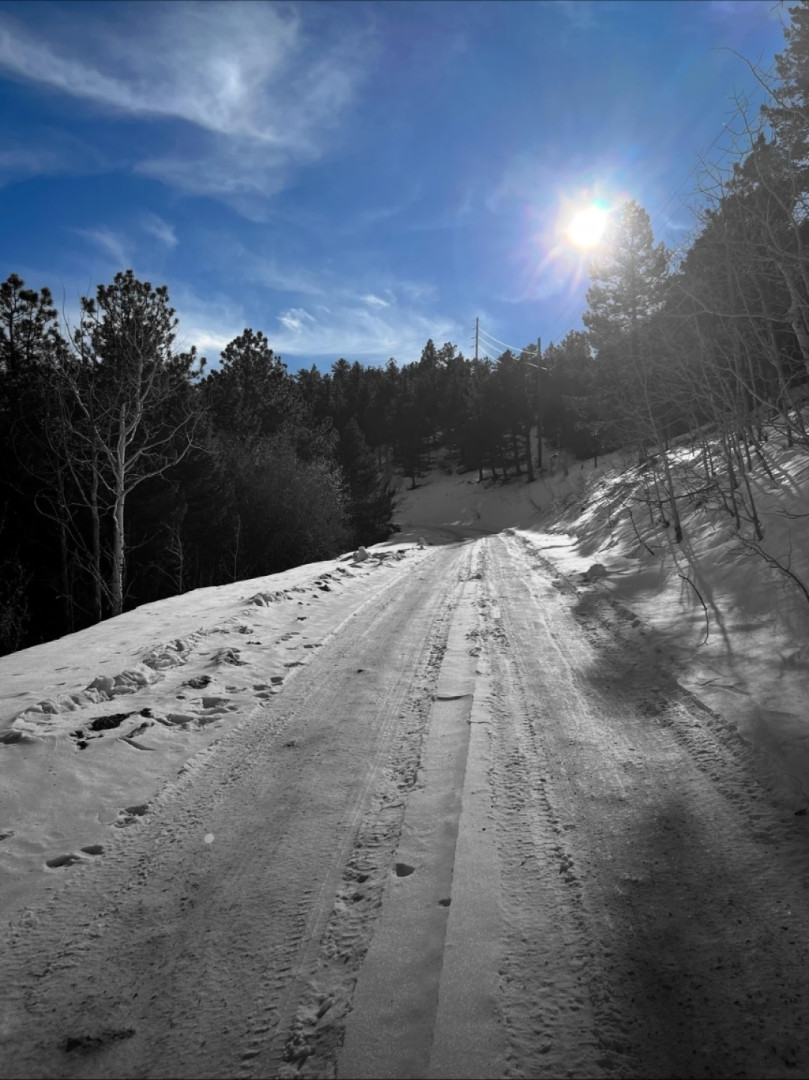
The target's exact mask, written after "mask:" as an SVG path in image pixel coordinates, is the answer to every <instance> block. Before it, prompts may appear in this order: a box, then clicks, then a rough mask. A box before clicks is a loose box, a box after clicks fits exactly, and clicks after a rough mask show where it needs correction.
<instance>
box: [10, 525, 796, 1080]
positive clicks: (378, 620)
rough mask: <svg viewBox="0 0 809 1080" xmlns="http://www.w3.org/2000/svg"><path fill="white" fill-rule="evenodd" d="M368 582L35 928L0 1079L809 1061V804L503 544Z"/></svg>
mask: <svg viewBox="0 0 809 1080" xmlns="http://www.w3.org/2000/svg"><path fill="white" fill-rule="evenodd" d="M405 564H407V565H405ZM361 584H362V588H363V590H364V591H361V590H359V587H358V591H357V592H356V602H357V605H358V607H357V613H356V614H355V615H354V617H351V618H347V619H346V621H344V622H343V623H342V625H341V626H340V629H339V631H338V632H337V633H333V634H331V635H330V636H325V637H324V638H323V642H322V644H321V645H320V647H319V648H316V647H314V646H316V645H317V643H316V642H314V641H313V642H310V643H309V644H310V645H312V646H313V647H311V648H310V651H309V655H310V656H311V660H309V662H308V664H307V666H306V667H304V668H302V669H301V670H300V671H299V672H298V673H297V675H296V676H295V678H294V679H290V680H289V681H288V682H286V683H285V684H283V686H282V688H281V690H280V692H278V693H273V694H272V695H269V694H267V695H265V696H264V698H263V699H262V701H261V703H260V705H261V707H260V708H259V707H256V708H254V709H252V711H250V712H249V713H246V714H245V717H244V719H243V721H241V723H240V724H239V725H238V726H237V727H234V728H233V729H231V730H228V731H227V732H226V733H225V734H224V735H223V737H222V738H221V740H220V741H219V742H218V743H216V744H214V745H212V746H211V747H210V748H209V750H208V751H206V752H205V753H204V754H202V755H200V756H198V757H197V758H195V759H193V760H192V761H191V764H190V766H189V767H186V768H185V769H184V770H182V771H181V773H180V775H179V776H178V777H177V779H176V780H173V781H171V782H170V783H168V784H167V785H166V786H165V787H164V788H163V790H162V792H161V793H160V794H159V796H157V797H156V798H155V799H153V800H152V801H151V802H150V803H149V805H148V806H147V807H140V808H132V809H133V814H132V815H130V816H131V818H132V821H131V822H130V823H129V824H128V827H126V828H118V829H115V830H114V829H113V826H112V825H110V826H109V831H110V833H111V834H114V835H111V839H110V840H109V842H108V843H105V845H104V848H103V854H101V855H99V856H98V857H95V858H93V859H92V860H91V861H90V860H88V861H86V862H85V863H83V864H81V865H78V864H75V865H65V866H63V867H62V868H60V869H59V876H58V878H56V877H54V878H53V879H52V880H53V884H52V887H51V891H50V893H49V894H48V895H47V896H46V897H44V898H43V899H41V900H40V901H38V902H37V903H34V904H29V905H28V906H27V907H26V908H25V909H24V910H22V911H21V912H17V913H15V914H14V916H13V917H12V918H11V920H10V925H9V927H8V929H7V930H6V931H5V932H4V936H3V941H2V954H1V955H0V961H1V962H2V972H3V980H2V986H3V992H2V998H3V1001H2V1006H0V1010H1V1011H0V1076H3V1077H9V1078H11V1077H41V1076H48V1077H133V1078H134V1077H231V1076H235V1077H243V1078H245V1080H246V1078H250V1077H275V1076H284V1077H293V1076H309V1077H328V1076H334V1075H337V1076H342V1077H416V1076H423V1077H473V1076H482V1077H518V1076H530V1077H543V1076H547V1077H558V1076H574V1077H591V1076H592V1077H599V1076H604V1077H634V1076H637V1077H642V1076H643V1077H646V1076H650V1077H668V1076H681V1077H744V1076H750V1077H757V1076H767V1077H780V1076H795V1075H805V1074H807V1072H809V1035H808V1034H807V1030H809V1029H808V1028H807V1025H806V1022H805V1015H806V1014H805V1008H806V1006H807V1004H809V1002H807V991H809V974H808V973H809V964H807V955H806V954H807V948H809V903H807V899H809V897H807V886H808V885H809V854H808V853H809V843H807V840H808V839H809V838H808V837H807V818H806V817H805V816H797V817H796V816H794V815H793V814H791V813H789V812H785V811H784V810H783V808H782V807H781V806H780V805H779V804H778V803H777V802H775V801H773V800H772V799H771V798H770V795H769V794H768V788H767V786H766V783H765V782H764V780H765V779H766V778H763V777H760V776H758V775H757V772H756V770H757V765H756V760H755V758H754V757H753V755H752V754H751V752H750V750H749V748H748V746H747V744H746V743H744V742H743V741H742V740H741V739H740V737H739V736H738V734H737V733H736V731H735V729H734V727H733V726H732V725H731V724H730V723H728V722H727V721H726V720H725V719H723V718H722V717H720V716H717V715H714V714H712V713H710V712H708V711H707V710H706V709H705V708H703V707H702V706H701V705H700V704H699V703H698V702H697V701H696V700H695V699H693V698H692V697H690V696H689V695H688V694H687V693H686V692H685V691H683V690H682V689H681V688H680V687H679V686H678V685H677V683H676V681H675V680H674V678H673V677H672V675H671V674H670V673H669V671H668V669H667V667H666V662H665V658H664V657H663V656H661V655H660V654H658V653H657V652H656V651H655V648H654V646H653V645H652V644H651V643H650V642H651V640H652V639H651V638H650V637H649V636H648V635H647V634H646V633H645V632H644V627H643V626H642V625H641V624H640V623H639V620H636V619H633V618H632V617H631V615H629V613H627V612H626V611H625V610H624V609H622V608H621V607H620V605H617V604H615V603H610V602H609V600H608V599H607V598H606V597H605V596H604V595H602V594H601V593H599V592H597V591H594V590H590V589H582V590H581V591H579V592H576V591H575V590H574V589H572V588H571V586H570V585H569V584H568V583H567V582H566V581H565V579H564V578H562V577H561V576H560V575H559V574H558V573H556V572H555V571H554V569H553V567H552V566H551V565H550V564H549V563H548V562H547V561H546V559H545V558H543V556H542V555H541V554H540V552H539V550H538V548H537V547H535V546H534V545H533V544H532V542H531V540H530V538H528V537H526V536H525V535H523V534H516V533H513V532H510V531H507V532H505V533H501V534H499V535H492V536H486V537H481V538H479V539H471V538H470V539H468V540H465V541H462V542H459V543H454V544H445V545H443V546H437V547H434V548H431V549H430V550H428V551H426V552H419V553H414V554H413V555H411V556H410V558H408V559H404V560H402V561H401V565H398V566H397V567H396V568H395V570H394V571H393V572H387V573H383V572H382V571H381V570H380V572H379V573H377V574H375V575H371V576H369V577H367V578H366V579H363V581H362V582H361ZM346 595H348V594H346ZM346 602H347V601H346ZM315 606H317V605H315ZM257 617H258V616H257ZM246 637H247V635H245V638H246ZM246 644H247V645H251V644H253V642H251V641H247V642H246ZM250 663H251V665H252V666H251V668H250V672H251V678H255V677H256V674H257V673H260V666H261V651H260V649H258V642H256V651H255V656H253V655H252V654H251V657H250ZM233 672H234V674H233V675H232V676H231V678H232V679H233V680H234V681H238V678H237V677H238V675H239V670H238V669H237V668H234V669H233ZM266 683H267V685H268V686H270V685H271V678H270V674H269V672H268V675H267V679H266ZM160 685H161V684H155V687H154V688H151V689H150V687H149V686H146V687H144V688H143V689H141V690H140V691H139V695H140V696H139V698H138V704H139V705H140V704H141V698H143V700H147V697H148V694H149V693H154V694H155V695H157V694H158V692H159V686H160ZM144 695H146V696H147V697H144ZM230 700H231V701H232V702H234V703H235V705H236V706H238V704H239V701H240V700H241V699H240V698H239V695H238V692H236V691H234V692H233V694H232V695H231V699H230ZM234 707H235V706H234ZM79 720H80V717H79V718H78V719H76V720H74V721H72V722H73V723H75V725H76V726H79ZM135 809H139V810H140V813H134V810H135ZM119 824H120V823H119ZM91 854H92V853H91Z"/></svg>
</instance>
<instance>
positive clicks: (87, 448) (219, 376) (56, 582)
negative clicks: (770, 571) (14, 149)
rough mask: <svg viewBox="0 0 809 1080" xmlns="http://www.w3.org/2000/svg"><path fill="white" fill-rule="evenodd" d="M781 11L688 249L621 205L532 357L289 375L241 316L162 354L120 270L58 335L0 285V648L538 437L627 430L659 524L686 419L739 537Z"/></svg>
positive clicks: (786, 254) (482, 469) (791, 428)
mask: <svg viewBox="0 0 809 1080" xmlns="http://www.w3.org/2000/svg"><path fill="white" fill-rule="evenodd" d="M790 14H791V23H790V26H789V27H788V28H787V30H786V38H787V44H786V48H785V51H784V52H783V53H782V54H780V56H779V57H778V58H777V61H776V65H777V67H776V73H774V74H773V75H772V77H771V78H770V79H769V82H768V90H769V94H770V103H769V104H768V105H766V106H764V107H763V108H762V109H761V111H760V114H759V116H758V117H757V119H756V121H755V124H751V123H750V122H749V120H747V121H745V125H744V128H743V130H741V131H740V132H739V133H738V136H739V142H738V145H739V150H738V153H737V157H736V161H735V163H734V164H733V166H732V169H730V170H729V171H727V172H725V173H723V174H721V175H720V174H719V173H716V174H715V175H713V176H710V175H709V174H706V183H705V184H704V186H703V190H702V191H701V197H700V201H699V210H698V226H697V229H696V232H695V235H694V238H693V240H692V242H691V244H690V246H689V247H688V248H687V250H685V251H681V252H679V253H677V254H676V255H675V253H673V252H671V251H669V250H668V249H667V248H666V247H665V246H664V245H663V244H659V243H658V244H655V242H654V237H653V233H652V228H651V224H650V220H649V216H648V214H647V213H646V211H645V210H644V209H643V208H642V207H641V206H639V205H638V204H637V203H636V202H628V203H626V204H625V205H624V206H623V207H621V208H620V209H619V210H617V211H616V212H615V214H614V215H613V220H612V223H611V226H610V228H609V233H608V237H607V239H606V242H605V244H604V247H603V251H601V252H600V253H599V254H598V256H597V257H595V258H594V259H593V260H592V264H591V266H590V278H591V285H590V288H589V290H588V293H587V305H588V306H587V310H586V311H585V313H584V315H583V319H582V321H583V323H584V326H585V327H586V330H584V331H572V332H570V333H569V334H568V335H567V336H566V337H565V338H564V339H563V340H562V341H561V343H559V344H553V343H551V344H549V345H547V347H546V348H545V349H544V350H543V351H542V352H541V353H539V351H538V349H537V346H536V345H535V344H533V343H532V344H531V345H530V346H526V348H525V350H524V351H523V352H522V353H520V354H519V355H517V354H513V353H511V352H506V353H504V354H503V355H502V356H500V357H498V358H496V359H495V360H490V359H473V358H469V357H465V356H463V354H462V353H461V352H460V351H459V350H458V349H457V348H456V347H455V346H454V345H452V344H450V343H447V344H444V345H442V346H440V347H437V346H436V345H434V343H433V342H432V341H428V342H427V343H426V345H425V347H424V349H423V351H422V354H421V357H420V359H419V360H418V361H417V362H412V363H406V364H404V365H402V366H400V365H399V364H397V363H396V361H395V360H393V359H391V360H388V362H387V363H386V364H384V363H383V364H380V365H373V364H372V365H367V366H365V365H361V364H359V363H354V364H349V363H347V362H346V361H345V360H339V361H338V362H337V363H335V364H334V365H333V366H332V367H331V370H330V371H329V372H321V371H319V370H318V369H317V368H316V367H312V368H311V369H310V370H301V371H299V372H297V373H296V374H294V375H293V374H290V373H289V372H288V371H287V368H286V366H285V365H284V363H283V362H282V360H281V358H280V357H278V356H276V355H274V353H273V350H272V347H271V345H272V343H271V342H270V341H268V340H267V338H266V337H265V335H264V334H263V333H262V332H261V331H259V330H255V331H254V330H252V329H245V331H244V332H243V333H242V334H241V335H240V336H239V337H237V338H235V339H234V340H233V341H232V342H231V343H230V344H229V345H228V346H227V347H226V348H225V349H224V350H223V352H222V355H221V360H220V361H219V363H218V364H217V365H216V366H213V365H211V367H210V370H209V369H208V366H207V365H205V364H204V362H203V361H201V360H200V359H199V358H198V357H197V356H196V354H195V351H194V350H193V349H192V350H191V351H189V352H179V351H177V349H176V348H175V329H176V319H175V317H174V312H173V310H172V308H171V306H170V302H169V296H168V292H167V289H166V288H165V287H163V286H161V287H154V286H152V285H151V284H150V283H149V282H143V281H140V280H138V279H137V278H136V277H135V276H134V274H133V273H132V271H131V270H130V271H125V272H124V271H122V272H121V273H119V274H117V275H116V276H115V278H114V280H113V281H112V282H111V283H110V284H108V285H101V286H99V287H98V289H97V291H96V295H95V296H94V297H87V298H84V299H83V300H82V302H81V313H80V317H79V319H78V320H77V324H76V325H73V326H66V325H65V323H64V321H63V320H60V319H59V317H58V316H57V312H56V311H55V309H54V307H53V305H52V300H51V294H50V292H49V290H48V289H47V287H44V286H39V287H38V288H30V287H26V283H24V282H23V281H22V280H20V278H19V277H18V276H17V275H15V274H12V275H11V276H9V277H8V279H7V280H6V281H5V282H4V283H3V284H2V285H0V420H1V421H2V423H1V424H0V440H2V460H3V472H2V480H1V481H0V652H7V651H11V650H14V649H18V648H21V647H25V646H27V645H32V644H36V643H38V642H41V641H45V640H48V639H50V638H54V637H57V636H60V635H62V634H65V633H69V632H72V631H74V630H78V629H81V628H82V627H84V626H87V625H89V624H91V623H93V622H96V621H98V620H101V619H104V618H108V617H110V616H112V615H116V614H119V613H120V612H122V611H124V610H127V609H128V608H131V607H135V606H137V605H138V604H142V603H145V602H148V601H152V600H157V599H160V598H163V597H167V596H171V595H174V594H176V593H179V592H184V591H187V590H189V589H195V588H200V587H202V586H210V585H218V584H222V583H225V582H231V581H234V580H239V579H243V578H250V577H255V576H258V575H261V574H268V573H273V572H276V571H279V570H283V569H286V568H288V567H290V566H293V565H296V564H299V563H303V562H310V561H313V560H317V559H321V558H327V557H329V556H332V555H335V554H337V553H339V552H341V551H346V550H348V549H349V548H350V547H352V546H355V545H357V544H363V543H372V542H374V541H378V540H381V539H384V538H386V537H387V536H389V535H391V532H392V531H393V524H392V523H393V520H394V517H395V512H394V511H395V501H396V489H397V486H398V483H400V482H407V483H411V484H415V483H417V480H418V476H419V474H420V472H421V471H422V470H424V469H425V468H428V467H431V466H432V465H434V464H435V463H436V460H437V455H438V454H439V452H440V454H441V455H442V456H443V457H444V458H445V459H451V460H452V462H453V464H454V466H455V467H458V468H460V469H463V470H475V475H477V476H478V477H479V478H480V479H482V478H483V477H484V475H485V476H490V477H492V478H495V479H499V480H501V481H504V480H506V479H509V478H514V477H518V476H523V477H525V478H527V479H528V480H531V479H533V477H534V475H535V471H536V470H537V469H542V468H543V467H545V466H546V465H547V462H545V461H543V457H542V455H543V443H544V453H545V454H547V453H548V452H554V451H557V452H559V453H561V454H564V455H568V456H570V457H576V458H586V457H591V456H597V455H598V454H599V453H602V452H605V451H607V450H610V449H613V448H615V447H617V446H621V445H629V446H631V447H632V448H633V449H636V450H637V452H638V455H639V457H640V458H641V459H644V460H645V461H646V462H647V465H648V481H647V483H648V489H649V491H650V496H649V497H650V500H652V499H653V500H655V501H656V504H657V506H658V507H659V508H661V509H663V510H664V513H665V515H666V518H667V525H668V524H669V523H670V524H671V527H672V529H673V535H674V538H675V540H680V539H681V538H682V526H681V523H680V517H679V513H678V500H679V499H680V498H681V497H682V494H681V492H682V490H683V477H682V475H680V477H679V479H678V483H677V484H676V485H675V482H674V478H673V476H672V465H671V461H670V458H669V455H668V454H667V451H668V449H669V447H670V444H671V441H672V440H673V439H675V438H679V437H682V436H686V435H687V436H688V437H689V438H690V439H691V441H692V442H693V443H695V444H696V446H697V447H698V449H699V452H700V454H699V465H700V471H699V478H698V479H696V474H695V479H694V484H695V485H696V484H699V485H700V490H701V491H702V493H703V497H705V498H714V499H715V500H716V501H717V504H718V505H721V506H722V507H723V508H724V509H725V510H727V512H728V514H729V515H731V517H732V518H733V520H734V522H735V524H736V527H737V528H738V529H740V530H741V531H744V530H746V531H747V533H748V534H749V537H750V540H751V542H752V543H755V542H757V541H760V540H761V539H762V538H763V537H762V532H761V524H760V522H759V520H758V516H757V512H756V506H755V499H754V495H753V491H752V488H751V485H749V484H748V483H747V481H746V478H747V477H748V476H749V474H750V471H751V470H752V469H753V467H754V466H755V465H756V464H758V465H763V466H764V467H766V456H765V455H764V454H763V453H762V447H763V442H764V440H766V438H767V437H768V435H767V432H768V431H771V430H773V427H774V428H775V429H776V430H779V431H780V432H781V434H782V436H783V438H784V439H785V440H786V441H787V442H788V443H789V444H791V445H793V446H795V447H799V448H802V449H803V450H805V451H807V452H809V433H808V432H807V429H806V426H805V419H804V413H803V412H802V409H801V405H802V403H803V402H804V400H805V398H806V395H807V390H809V251H808V250H807V245H809V3H807V0H803V2H802V3H801V4H800V5H798V6H797V7H795V8H793V9H791V11H790ZM739 115H743V114H742V112H741V111H740V114H739ZM708 180H710V183H708V182H707V181H708ZM538 329H541V328H538ZM532 429H533V430H534V431H535V433H536V432H537V430H538V432H539V434H541V436H542V438H541V439H539V440H536V439H535V441H534V450H533V455H532V453H531V452H530V445H531V443H530V439H529V433H530V431H531V430H532ZM537 447H538V451H539V452H538V457H537ZM397 477H400V478H408V479H407V480H406V481H405V480H402V481H398V480H397V479H396V478H397ZM687 487H688V484H687V483H686V488H687Z"/></svg>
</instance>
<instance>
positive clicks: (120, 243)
mask: <svg viewBox="0 0 809 1080" xmlns="http://www.w3.org/2000/svg"><path fill="white" fill-rule="evenodd" d="M73 231H74V232H75V233H76V234H77V235H78V236H81V237H82V238H83V239H84V240H87V241H88V243H90V244H92V245H93V246H94V247H95V248H97V249H98V250H99V251H100V252H102V253H103V254H104V255H106V256H108V258H109V259H110V261H111V262H112V263H113V264H114V266H115V271H116V273H117V272H118V271H119V270H126V269H129V268H130V267H131V266H132V265H133V263H132V258H131V256H130V253H129V250H128V247H127V244H126V241H125V240H124V238H123V237H122V236H120V234H119V233H116V232H114V231H113V230H112V229H107V228H104V227H103V226H102V227H98V228H94V229H74V230H73Z"/></svg>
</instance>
